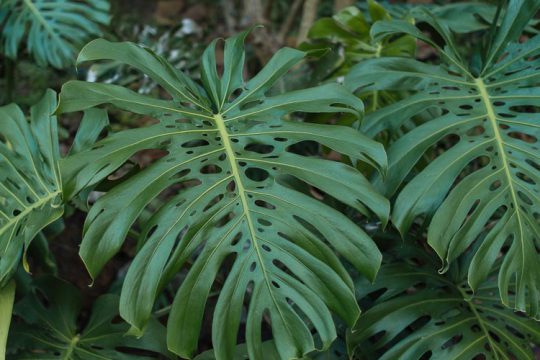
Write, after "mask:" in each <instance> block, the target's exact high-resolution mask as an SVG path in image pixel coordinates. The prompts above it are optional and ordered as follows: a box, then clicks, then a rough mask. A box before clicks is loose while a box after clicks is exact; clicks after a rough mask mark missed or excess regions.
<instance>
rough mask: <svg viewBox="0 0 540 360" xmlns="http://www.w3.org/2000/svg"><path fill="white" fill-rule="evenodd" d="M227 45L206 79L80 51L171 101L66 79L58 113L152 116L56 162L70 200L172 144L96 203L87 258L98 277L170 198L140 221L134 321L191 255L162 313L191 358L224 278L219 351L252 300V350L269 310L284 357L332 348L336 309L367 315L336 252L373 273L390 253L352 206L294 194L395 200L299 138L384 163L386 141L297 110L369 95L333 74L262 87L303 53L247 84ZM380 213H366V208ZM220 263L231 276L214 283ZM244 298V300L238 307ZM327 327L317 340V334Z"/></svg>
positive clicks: (359, 203)
mask: <svg viewBox="0 0 540 360" xmlns="http://www.w3.org/2000/svg"><path fill="white" fill-rule="evenodd" d="M247 34H248V32H244V33H241V34H239V35H237V36H235V37H232V38H230V39H228V40H226V41H225V48H224V65H223V71H222V74H221V76H220V75H218V69H217V66H216V65H217V64H216V58H215V49H216V44H217V42H216V41H214V42H213V43H212V44H211V45H210V46H209V47H208V48H207V50H206V51H205V53H204V56H203V58H202V60H201V61H202V76H201V78H202V82H203V84H202V86H200V85H198V84H196V83H195V82H193V81H192V80H190V79H189V78H187V77H186V76H185V75H184V74H183V73H182V72H180V71H178V70H177V69H175V68H173V67H172V66H171V65H170V64H168V63H167V62H166V61H165V60H164V59H162V58H161V57H159V56H157V55H156V54H154V53H153V52H151V51H150V50H149V49H144V48H141V47H139V46H136V45H134V44H131V43H110V42H107V41H105V40H96V41H93V42H91V43H90V44H88V45H87V46H86V47H85V48H84V49H83V50H82V51H81V54H80V55H79V62H82V61H89V60H103V59H109V60H115V61H121V62H124V63H126V64H129V65H131V66H133V67H135V68H137V69H139V70H141V71H143V72H144V73H146V74H148V76H150V77H152V78H153V79H154V80H155V81H156V82H157V83H159V84H160V86H161V87H162V88H163V89H165V90H166V91H167V92H168V93H169V95H170V100H161V99H154V98H150V97H146V96H144V95H140V94H137V93H135V92H133V91H131V90H128V89H126V88H123V87H119V86H115V85H110V84H97V83H87V82H81V81H72V82H68V83H67V84H66V85H64V87H63V89H62V94H61V100H60V105H59V111H63V112H66V111H76V110H81V109H85V108H88V107H91V106H95V105H99V104H106V103H109V104H113V105H115V106H116V107H119V108H120V109H124V110H129V111H132V112H135V113H137V114H142V115H148V116H151V117H153V118H156V119H158V120H159V123H158V124H156V125H153V126H150V127H146V128H140V129H133V130H127V131H122V132H118V133H116V134H113V135H111V136H109V137H107V138H105V139H104V140H102V141H99V142H97V143H96V144H95V145H94V146H93V148H91V149H90V150H86V151H81V152H79V153H77V154H75V155H74V156H71V157H69V158H67V159H66V160H65V161H64V162H63V165H62V169H63V173H64V174H63V175H64V179H65V180H66V188H65V191H66V196H72V194H74V193H77V192H78V191H79V190H81V189H83V188H85V187H88V186H92V185H94V184H96V183H98V182H100V181H101V180H102V179H104V178H106V177H107V176H108V175H109V174H111V173H112V172H114V171H115V170H116V169H118V168H119V167H121V166H122V165H123V164H125V163H126V161H127V160H128V159H129V158H130V157H131V156H132V155H133V154H135V153H136V152H138V151H140V150H144V149H162V150H164V151H166V155H165V156H163V157H162V158H160V159H159V160H157V161H155V162H154V163H153V164H151V165H149V166H147V167H145V168H144V169H142V170H140V171H135V173H134V174H133V172H132V175H130V176H128V177H127V178H126V179H120V180H117V181H120V184H119V185H117V186H115V187H114V188H113V189H111V190H110V191H109V192H107V193H106V194H105V195H104V196H103V197H101V198H100V199H99V200H98V201H97V202H96V204H95V205H94V206H93V207H92V209H91V211H90V213H89V216H88V219H87V222H86V225H85V231H84V239H83V242H82V244H81V252H80V253H81V256H82V258H83V260H84V262H85V264H86V266H87V268H88V270H89V272H90V274H91V275H92V276H93V277H95V276H97V274H98V273H99V271H100V270H101V268H102V267H103V266H104V264H105V263H106V262H107V261H108V260H109V259H110V258H111V257H112V256H113V255H114V254H115V253H116V252H117V251H118V250H119V249H120V247H121V246H122V243H123V241H124V239H125V237H126V235H127V233H128V230H129V228H130V226H131V225H132V224H133V223H134V222H135V220H136V219H137V217H138V215H139V214H140V213H141V211H142V210H143V209H144V208H145V207H146V206H147V205H148V204H149V203H150V202H151V201H152V200H153V199H155V198H156V197H158V196H159V195H160V194H163V196H166V201H165V203H164V204H163V205H162V206H161V207H160V208H159V209H158V210H157V211H155V213H154V215H153V216H152V218H151V219H149V220H148V221H147V222H146V224H145V226H144V228H143V229H142V238H141V239H140V242H141V244H142V245H141V248H140V250H139V252H138V254H137V255H136V257H135V259H134V261H133V263H132V264H131V266H130V269H129V272H128V274H127V276H126V280H125V283H124V285H123V289H122V295H121V301H120V313H121V315H122V317H123V318H124V319H126V320H127V321H128V322H129V323H131V324H132V325H133V326H134V328H133V330H132V331H133V332H138V331H140V330H142V329H143V328H144V327H145V325H146V323H147V321H148V319H149V318H150V314H151V311H152V307H153V304H154V301H155V298H156V297H157V296H158V295H159V293H160V291H161V289H163V287H164V286H165V285H166V284H167V283H168V282H169V281H170V280H171V279H172V278H173V277H174V276H175V274H177V273H178V272H179V270H181V269H182V268H184V267H185V266H186V264H188V263H192V264H193V265H192V266H191V267H190V269H189V271H188V273H187V275H186V277H185V279H184V280H183V282H182V284H181V286H180V288H179V289H178V291H177V293H176V297H175V299H174V302H173V304H172V310H171V313H170V316H169V319H168V346H169V348H170V349H171V350H172V351H173V352H175V353H177V354H179V355H181V356H183V357H191V356H193V355H194V354H195V353H196V351H197V343H198V338H199V332H200V329H201V326H202V319H203V315H204V312H205V308H206V302H207V298H208V295H209V292H210V290H211V289H212V288H213V287H216V286H217V287H218V288H220V289H221V293H220V295H219V298H218V301H217V304H216V306H215V310H214V313H213V324H212V334H213V335H212V338H213V344H214V348H215V352H216V354H217V356H218V357H219V358H223V359H231V358H233V357H234V353H235V349H236V341H237V335H238V332H239V328H240V325H241V321H242V318H243V317H244V315H243V313H244V311H245V313H244V314H245V316H246V318H245V328H246V332H245V333H246V343H247V348H248V352H249V355H250V358H256V359H261V358H264V354H263V348H262V345H261V344H262V340H263V339H262V329H261V326H262V322H263V320H267V321H268V322H269V324H270V326H271V330H272V333H273V336H274V341H275V343H276V347H277V349H278V352H279V354H280V356H281V357H282V358H293V357H299V356H302V354H305V353H308V352H310V351H312V350H313V349H315V348H327V347H328V346H329V344H330V343H331V342H332V340H333V339H334V337H335V328H334V324H333V320H332V316H331V311H332V312H334V313H336V314H337V315H339V316H340V317H342V318H343V319H345V320H346V321H347V322H348V323H349V325H352V324H354V322H355V321H356V318H357V317H358V315H359V309H358V306H357V304H356V301H355V298H354V294H353V290H352V282H351V279H350V277H349V275H348V274H347V272H346V271H345V269H344V267H343V265H342V264H341V263H340V261H339V260H338V258H337V257H336V255H335V251H337V252H338V253H340V254H342V255H343V257H345V258H346V259H347V260H348V261H349V262H351V263H352V264H354V265H355V266H356V267H357V268H358V270H360V271H361V272H362V273H363V274H365V275H366V276H367V277H368V278H370V279H373V278H374V276H375V274H376V271H377V268H378V266H379V262H380V259H381V255H380V253H379V251H378V250H377V248H376V246H375V245H374V243H373V242H372V241H371V239H370V238H369V237H368V236H367V235H366V234H365V233H364V232H363V231H362V230H361V229H360V228H358V227H357V226H355V225H354V223H352V222H351V221H350V220H349V219H348V218H347V217H346V216H344V215H343V214H341V213H340V212H338V211H336V210H334V209H332V208H330V207H328V206H325V205H323V203H322V202H321V201H319V200H316V199H315V198H313V197H311V196H309V195H306V193H305V192H303V191H297V190H296V189H295V187H294V186H293V185H291V183H298V181H296V182H294V181H291V179H296V180H300V181H301V182H305V183H307V184H309V185H311V186H312V187H314V188H317V189H318V190H317V191H318V192H324V193H325V194H326V196H329V197H333V198H335V199H337V200H339V201H341V202H343V203H344V204H346V205H348V206H350V207H352V208H354V209H357V210H358V211H360V212H362V213H364V214H365V215H369V214H370V213H375V214H376V215H377V216H378V217H379V218H380V219H382V220H383V222H385V221H386V216H387V211H388V203H387V201H386V200H385V199H384V198H383V197H382V196H380V195H378V194H377V193H376V192H375V191H374V189H373V188H372V186H371V185H370V183H369V182H368V181H367V180H366V179H365V178H364V177H363V176H362V174H361V173H360V172H358V171H357V170H355V169H354V168H353V167H351V166H348V165H345V164H343V163H339V162H334V161H327V160H322V159H318V158H316V157H308V156H302V155H301V154H298V153H297V152H295V150H294V149H295V148H294V146H293V145H294V144H297V143H300V142H305V141H311V142H317V143H319V144H322V145H324V146H327V147H329V148H332V149H334V150H336V151H339V152H341V153H343V154H345V155H348V156H349V157H350V158H352V159H357V160H363V161H365V162H367V163H369V164H371V165H372V166H374V167H376V168H378V169H382V168H384V166H385V154H384V151H383V149H382V146H381V145H380V144H378V143H375V142H373V141H372V140H369V139H368V138H366V137H364V136H362V135H360V134H359V133H358V132H357V131H355V130H353V129H350V128H345V127H339V126H329V125H315V124H307V123H302V122H298V121H294V118H293V115H294V113H297V112H332V113H338V112H345V113H353V114H356V115H357V116H358V115H359V112H360V111H361V110H362V104H361V102H360V100H358V99H357V98H356V97H355V96H354V95H352V94H351V93H350V92H348V91H346V90H345V89H344V88H343V87H341V86H339V85H337V84H330V85H325V86H321V87H316V88H309V89H305V90H298V91H292V92H289V93H286V94H282V95H276V96H272V97H267V96H266V95H265V94H266V92H267V91H268V90H269V89H270V88H271V87H272V85H273V84H274V83H275V82H276V81H277V80H278V79H279V78H280V77H282V76H283V75H284V74H285V73H286V72H287V71H288V70H289V69H291V68H292V67H293V66H294V65H295V64H297V63H298V62H299V61H300V60H302V58H303V57H304V53H303V52H301V51H298V50H294V49H289V48H285V49H282V50H280V51H279V52H278V53H277V54H276V55H275V56H274V57H273V58H272V59H271V60H270V61H269V63H268V64H267V65H266V67H264V68H263V69H262V70H261V71H260V72H259V73H258V74H257V75H256V76H254V77H253V78H252V79H251V80H249V81H247V82H245V81H244V79H243V75H242V74H243V71H244V69H243V68H244V51H243V42H244V38H245V37H246V36H247ZM370 210H371V211H370ZM223 269H226V272H227V276H226V280H225V281H224V283H222V284H219V283H214V282H215V278H216V274H217V273H218V272H220V271H222V270H223ZM244 303H246V304H247V308H245V310H244ZM315 332H316V333H317V338H318V340H317V343H316V342H315V340H314V337H313V333H315Z"/></svg>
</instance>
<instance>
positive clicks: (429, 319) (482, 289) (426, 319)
mask: <svg viewBox="0 0 540 360" xmlns="http://www.w3.org/2000/svg"><path fill="white" fill-rule="evenodd" d="M394 250H395V251H396V252H397V254H393V256H392V255H390V253H388V254H386V253H385V255H388V259H392V260H389V261H388V262H387V263H385V264H383V266H382V267H381V271H380V273H379V275H378V276H377V281H376V283H375V284H374V285H373V286H371V287H370V286H369V284H367V283H366V282H365V281H359V282H358V283H357V284H356V285H357V288H358V289H359V294H358V296H359V299H360V300H359V301H360V304H361V305H363V306H362V308H363V309H365V312H364V313H363V314H362V316H361V317H360V319H359V321H358V323H357V325H356V326H355V328H354V329H353V330H352V331H351V332H350V333H349V334H348V337H347V346H348V348H349V356H350V357H351V358H361V359H380V360H386V359H517V360H527V359H534V349H535V347H537V346H538V345H539V344H540V324H539V323H538V322H536V321H535V320H532V319H529V318H527V317H526V316H524V315H523V314H520V313H514V312H513V311H512V310H511V309H508V308H506V307H504V306H502V305H501V304H500V300H499V296H498V294H497V282H496V281H493V280H489V281H487V282H485V283H483V284H482V285H480V286H479V287H478V289H477V291H476V293H475V295H474V296H473V297H472V298H471V296H472V291H471V290H470V289H469V287H468V286H467V284H466V281H463V279H460V278H459V275H458V273H456V272H454V271H451V272H450V273H452V274H450V273H449V274H447V275H440V274H438V273H437V270H436V265H435V264H434V263H433V261H432V260H431V259H432V257H431V256H428V254H425V253H421V252H420V251H419V250H418V248H417V247H415V248H407V247H405V248H404V247H402V246H400V247H399V248H398V249H394ZM452 270H455V269H452ZM450 275H451V276H450ZM454 279H456V280H457V281H456V280H454ZM353 355H354V356H353Z"/></svg>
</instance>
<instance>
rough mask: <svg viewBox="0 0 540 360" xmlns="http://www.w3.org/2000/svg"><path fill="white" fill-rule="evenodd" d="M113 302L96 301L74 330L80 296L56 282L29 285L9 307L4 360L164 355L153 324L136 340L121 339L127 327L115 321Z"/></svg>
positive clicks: (109, 298) (112, 298)
mask: <svg viewBox="0 0 540 360" xmlns="http://www.w3.org/2000/svg"><path fill="white" fill-rule="evenodd" d="M118 301H119V299H118V295H113V294H106V295H102V296H101V297H99V298H98V299H97V300H96V301H95V302H94V305H93V309H92V313H91V314H90V317H89V318H88V321H87V322H86V325H85V327H84V328H82V329H80V328H79V325H78V318H79V312H80V311H81V306H82V296H81V293H80V292H79V291H78V290H77V289H76V288H75V287H73V286H72V285H70V284H69V283H66V282H64V281H62V280H60V279H57V278H53V277H42V278H39V279H37V280H35V281H34V283H33V284H32V288H31V291H30V292H29V293H28V294H27V295H26V296H25V297H24V298H23V299H22V300H21V301H19V302H18V303H17V304H16V305H15V310H14V312H15V314H16V315H17V316H18V317H20V318H21V319H20V321H16V322H14V323H13V325H12V328H11V330H10V333H9V338H8V341H9V343H8V346H9V349H10V353H11V355H10V356H8V359H17V360H23V359H28V360H30V359H32V360H34V359H62V360H98V359H115V360H130V359H133V360H134V359H141V360H142V359H151V358H156V355H157V354H158V353H161V354H164V355H167V354H168V351H167V348H166V344H165V339H164V337H165V328H164V327H163V325H161V324H160V323H159V322H158V321H156V320H153V321H151V323H150V325H149V329H148V333H147V334H145V336H143V337H142V338H140V339H136V338H133V337H128V336H125V333H126V332H127V331H128V330H129V325H128V324H126V323H124V322H118V321H117V320H116V319H115V318H116V317H117V316H118ZM18 320H19V319H18ZM118 349H120V350H118ZM141 350H142V351H141ZM150 354H152V355H150Z"/></svg>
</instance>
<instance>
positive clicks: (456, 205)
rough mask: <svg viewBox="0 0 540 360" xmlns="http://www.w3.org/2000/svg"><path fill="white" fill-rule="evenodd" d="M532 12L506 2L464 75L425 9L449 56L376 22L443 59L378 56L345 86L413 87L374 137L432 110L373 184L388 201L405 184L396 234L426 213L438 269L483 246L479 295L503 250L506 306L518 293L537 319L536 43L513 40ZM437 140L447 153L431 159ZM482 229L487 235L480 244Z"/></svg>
mask: <svg viewBox="0 0 540 360" xmlns="http://www.w3.org/2000/svg"><path fill="white" fill-rule="evenodd" d="M539 7H540V2H538V1H510V2H509V5H508V7H507V9H506V10H505V11H503V12H502V16H503V17H502V19H501V21H500V26H499V27H497V28H495V29H494V31H493V32H492V33H490V34H488V37H489V39H491V41H490V42H488V43H487V44H488V45H487V50H486V51H485V52H484V54H483V57H480V56H477V57H475V58H474V60H473V62H472V64H473V66H471V68H468V67H467V65H466V62H465V60H463V59H462V58H461V56H460V54H459V53H458V52H457V50H456V47H455V45H454V43H453V41H452V34H451V31H450V30H449V28H448V27H446V26H445V25H444V24H441V23H439V22H437V21H436V20H435V19H434V18H433V17H431V15H430V14H429V13H428V12H425V13H424V14H425V15H424V16H425V20H426V21H428V22H430V23H431V25H432V27H433V28H434V29H436V30H437V31H438V32H439V34H440V35H441V37H442V38H443V39H444V41H445V43H446V44H445V46H444V48H441V47H439V46H438V45H437V44H436V43H434V42H433V41H432V40H431V39H429V38H428V37H427V36H425V35H423V34H422V32H420V30H418V29H417V28H415V27H414V26H412V25H410V24H408V23H405V22H399V21H396V22H386V23H382V22H381V23H378V24H376V25H375V28H374V30H373V33H374V36H375V37H379V36H388V35H389V34H392V33H394V32H397V33H407V34H410V35H413V36H416V37H417V38H419V39H421V40H423V41H425V42H428V43H430V44H432V45H433V46H435V47H436V48H437V50H438V51H439V53H440V55H441V57H442V59H443V60H444V62H443V63H442V64H441V65H429V64H424V63H421V62H418V61H415V60H412V59H403V58H385V59H377V60H372V61H367V62H365V63H362V64H360V65H358V67H357V68H356V69H354V70H353V71H352V72H351V74H350V77H349V78H348V79H347V81H348V84H349V85H350V86H351V87H356V86H364V85H366V86H365V87H366V88H368V89H370V88H374V89H380V90H386V89H408V90H415V91H416V94H414V95H413V96H410V97H408V98H407V99H404V100H401V101H400V102H398V103H395V104H392V105H390V106H388V107H385V108H383V109H381V110H379V111H377V112H375V113H372V114H371V115H370V116H369V117H368V118H367V119H366V121H365V123H364V126H363V129H364V130H365V131H366V132H367V133H368V134H370V135H375V134H377V133H378V132H380V131H381V130H384V129H388V128H390V129H399V128H400V127H401V125H402V124H403V123H404V122H405V121H409V120H411V119H413V118H414V117H415V116H416V115H417V114H421V113H425V112H426V111H427V110H429V111H430V112H431V113H432V114H436V115H435V116H432V118H431V120H430V121H427V122H426V123H424V124H422V125H420V126H418V127H416V128H415V129H414V130H412V131H410V132H408V133H407V134H405V135H404V136H402V137H401V138H400V139H399V140H398V141H397V142H395V144H393V145H392V147H391V148H390V149H389V155H388V156H389V174H390V176H389V178H388V180H387V181H379V183H378V184H379V185H380V188H381V189H384V191H385V192H386V194H387V195H388V196H391V195H392V194H394V193H395V192H396V191H397V190H398V189H399V188H400V185H401V184H402V183H403V182H404V180H405V179H406V178H408V179H409V180H410V181H409V182H408V183H407V184H406V185H405V186H404V187H403V188H402V189H401V191H400V192H399V195H398V196H397V199H396V203H395V207H394V210H393V215H392V219H393V221H394V223H395V224H396V226H397V227H398V228H399V229H400V231H401V233H402V234H405V233H406V231H407V229H409V227H410V225H411V223H412V222H413V221H414V219H415V218H417V217H418V216H421V215H426V216H427V217H428V218H431V217H432V219H431V224H430V226H429V233H428V241H429V244H430V245H431V246H432V247H433V248H434V249H435V251H436V252H437V254H438V255H439V256H440V257H441V259H443V260H444V262H445V264H446V265H445V267H446V266H447V264H448V263H450V262H452V261H453V260H455V259H456V258H457V257H458V256H459V255H460V254H462V253H463V252H464V251H465V250H467V249H468V248H469V247H470V246H471V244H473V243H475V242H479V243H481V246H479V247H478V248H477V250H475V251H476V255H475V257H474V259H473V261H472V262H471V265H470V268H469V279H468V281H469V284H470V285H471V286H472V288H473V289H474V290H476V289H478V287H479V286H480V283H481V282H482V281H483V280H484V279H485V278H486V277H487V274H489V273H490V271H491V269H492V267H493V264H494V262H495V261H496V259H497V258H498V257H499V256H500V255H501V254H502V256H503V257H504V261H503V263H502V266H501V267H500V271H499V288H500V295H501V299H502V301H503V303H504V304H507V305H511V301H510V298H509V297H508V293H509V292H515V294H516V296H515V304H513V305H514V306H515V308H516V309H517V310H521V311H526V312H528V313H529V314H530V315H531V316H534V317H537V318H540V308H539V305H540V268H539V267H538V266H537V265H538V262H539V260H540V254H539V253H540V242H539V238H540V225H539V219H540V212H539V210H538V209H539V208H540V187H539V183H540V152H539V151H538V146H539V140H538V139H539V138H540V131H539V129H540V125H539V124H540V116H539V115H538V113H536V110H537V109H538V106H539V104H540V88H539V87H538V84H539V80H540V77H539V74H540V72H538V69H539V68H540V59H539V58H538V55H539V54H540V37H539V36H535V37H533V38H531V39H529V40H527V41H524V42H522V43H517V42H516V41H517V39H518V37H519V36H520V34H521V33H522V30H523V28H524V27H525V26H526V25H527V22H528V20H529V19H530V18H531V17H532V16H534V15H535V13H536V11H537V9H538V8H539ZM494 21H496V20H494ZM377 25H379V26H377ZM481 59H482V63H481V66H480V65H479V61H480V60H481ZM437 144H442V145H443V146H439V148H438V151H437V152H436V153H433V152H432V151H431V149H432V148H433V146H435V145H437ZM433 155H435V156H436V158H435V159H434V160H432V161H430V163H429V165H427V166H425V167H423V168H422V167H417V168H415V164H419V163H421V161H420V160H421V159H423V158H424V156H428V157H429V156H433ZM437 155H438V156H437ZM417 169H418V171H417ZM485 229H488V233H487V235H486V236H483V235H482V234H483V231H484V230H485ZM514 280H515V281H514Z"/></svg>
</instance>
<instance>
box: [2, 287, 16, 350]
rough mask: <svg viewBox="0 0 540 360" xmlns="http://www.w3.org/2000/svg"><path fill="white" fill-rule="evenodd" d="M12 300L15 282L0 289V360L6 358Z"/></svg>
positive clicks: (13, 298)
mask: <svg viewBox="0 0 540 360" xmlns="http://www.w3.org/2000/svg"><path fill="white" fill-rule="evenodd" d="M14 300H15V281H14V280H11V281H10V282H9V283H8V284H7V285H6V286H4V287H3V288H2V289H0V359H5V358H6V345H7V338H8V333H9V325H10V323H11V316H12V313H13V301H14Z"/></svg>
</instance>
